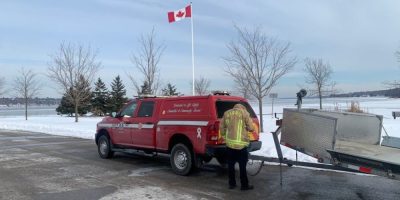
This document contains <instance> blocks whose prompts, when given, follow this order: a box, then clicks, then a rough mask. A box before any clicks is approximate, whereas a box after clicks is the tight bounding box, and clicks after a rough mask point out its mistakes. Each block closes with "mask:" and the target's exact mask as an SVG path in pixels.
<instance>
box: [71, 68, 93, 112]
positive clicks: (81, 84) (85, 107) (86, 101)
mask: <svg viewBox="0 0 400 200" xmlns="http://www.w3.org/2000/svg"><path fill="white" fill-rule="evenodd" d="M75 88H76V89H77V90H79V91H81V92H80V95H81V98H80V101H79V102H78V114H79V115H82V114H86V113H87V112H89V111H90V108H91V102H90V100H91V99H92V96H93V93H92V91H91V89H92V88H91V87H90V83H89V81H88V80H87V79H86V78H85V77H84V76H79V79H78V80H77V81H76V87H75ZM73 94H74V93H72V92H70V95H71V96H72V97H73ZM73 99H76V98H74V97H73Z"/></svg>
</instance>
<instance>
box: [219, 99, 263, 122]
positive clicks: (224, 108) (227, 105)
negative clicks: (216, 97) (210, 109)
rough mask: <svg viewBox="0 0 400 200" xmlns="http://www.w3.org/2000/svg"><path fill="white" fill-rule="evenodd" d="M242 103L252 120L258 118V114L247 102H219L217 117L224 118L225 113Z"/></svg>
mask: <svg viewBox="0 0 400 200" xmlns="http://www.w3.org/2000/svg"><path fill="white" fill-rule="evenodd" d="M237 103H240V104H242V105H244V107H246V109H247V112H249V113H250V117H251V118H256V117H257V116H256V113H254V111H253V109H252V108H251V106H250V105H249V104H248V103H247V102H238V101H217V102H216V107H217V117H218V118H222V117H223V116H224V113H225V111H227V110H229V109H232V108H233V106H235V104H237Z"/></svg>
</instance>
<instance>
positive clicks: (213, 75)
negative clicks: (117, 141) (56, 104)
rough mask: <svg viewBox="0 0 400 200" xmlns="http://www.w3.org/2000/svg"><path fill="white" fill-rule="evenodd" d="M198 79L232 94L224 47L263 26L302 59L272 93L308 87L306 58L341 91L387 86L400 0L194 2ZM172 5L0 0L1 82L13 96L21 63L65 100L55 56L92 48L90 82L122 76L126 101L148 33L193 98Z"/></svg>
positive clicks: (393, 68) (399, 66)
mask: <svg viewBox="0 0 400 200" xmlns="http://www.w3.org/2000/svg"><path fill="white" fill-rule="evenodd" d="M192 2H193V8H192V9H193V10H192V15H193V26H194V51H195V53H194V57H195V77H196V78H199V77H201V76H202V77H205V78H207V79H209V80H210V81H211V87H210V89H211V90H233V88H234V84H233V81H232V79H231V78H230V77H229V76H228V75H227V74H226V73H225V72H224V68H225V67H226V65H225V63H224V61H223V57H226V56H229V55H230V54H229V51H228V49H227V47H226V45H227V44H228V43H229V42H230V41H232V40H235V39H237V32H236V30H235V28H234V25H237V26H239V27H242V28H248V29H252V28H254V27H260V28H261V30H262V32H263V33H264V34H265V35H267V36H268V37H273V38H277V39H278V40H279V41H282V42H290V43H291V49H292V52H291V53H292V54H291V55H292V56H295V57H297V59H298V62H297V64H296V65H295V67H294V69H293V70H292V71H291V72H290V73H288V74H287V75H286V76H284V77H283V78H281V79H280V81H279V82H278V85H277V86H275V87H274V88H273V90H272V92H275V93H278V97H295V93H296V92H297V91H298V90H299V89H300V88H302V87H307V85H306V84H305V78H304V76H305V73H304V70H303V69H304V59H305V58H307V57H309V58H321V59H323V60H324V61H326V62H328V63H329V64H330V65H331V67H332V69H333V72H334V74H333V76H332V81H335V82H336V83H337V84H336V88H337V89H338V90H339V91H342V92H352V91H367V90H378V89H385V86H384V85H383V84H382V82H384V81H387V80H396V79H398V75H399V74H400V63H399V62H397V59H396V57H395V55H394V53H395V51H396V50H399V49H400V23H399V19H400V1H397V0H384V1H374V0H352V1H348V0H337V1H328V0H303V1H289V0H282V1H276V0H253V1H238V0H230V1H215V0H193V1H192ZM188 4H189V2H188V1H178V0H159V1H156V0H85V1H81V0H69V1H52V0H36V1H31V0H25V1H24V0H19V1H18V0H0V77H4V78H5V80H6V85H5V87H6V88H8V89H9V92H8V93H7V94H6V95H5V96H11V97H12V96H15V95H16V94H15V93H14V92H13V90H12V85H13V82H14V79H15V78H16V77H17V76H18V71H19V69H20V68H21V67H24V68H26V69H31V70H33V71H34V72H36V73H38V74H39V75H38V79H39V81H40V82H41V84H42V85H43V87H42V89H41V91H40V94H39V97H61V95H62V94H61V93H60V90H59V89H58V88H57V85H56V83H54V82H52V81H50V80H49V79H48V78H47V76H46V71H47V68H48V64H49V63H50V62H51V55H52V54H55V53H56V52H57V49H58V48H59V46H60V44H61V43H62V42H67V43H74V44H82V45H90V46H91V47H92V48H94V49H96V50H97V59H98V61H100V62H101V63H102V67H101V70H100V71H99V72H98V74H97V76H96V77H100V78H102V80H103V81H104V82H105V83H106V84H107V85H108V86H109V85H110V84H111V82H112V80H113V79H114V78H115V77H116V76H117V75H120V76H121V79H122V81H123V83H124V84H125V86H126V88H127V94H128V96H133V95H134V94H135V90H134V87H133V85H132V84H131V82H130V80H129V78H128V76H127V74H128V73H129V74H131V75H133V76H134V77H136V78H137V79H138V80H139V81H141V80H143V77H142V75H141V74H140V73H139V72H138V70H137V69H136V68H135V66H134V64H133V63H132V62H131V58H132V55H133V54H135V53H137V52H138V51H139V38H140V36H141V35H147V34H149V33H150V32H151V30H152V29H153V28H154V30H155V33H156V41H157V43H158V44H163V45H165V47H166V48H165V50H164V53H163V55H162V57H161V61H160V63H159V66H160V76H161V81H162V83H164V84H167V83H172V84H173V85H176V87H177V89H178V91H179V92H181V93H183V94H186V95H190V94H191V81H192V61H191V29H190V23H191V20H189V19H184V20H181V21H179V22H175V23H171V24H170V23H168V18H167V12H168V11H173V10H178V9H181V8H184V7H185V6H186V5H188Z"/></svg>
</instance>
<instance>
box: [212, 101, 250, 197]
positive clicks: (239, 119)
mask: <svg viewBox="0 0 400 200" xmlns="http://www.w3.org/2000/svg"><path fill="white" fill-rule="evenodd" d="M249 131H254V127H253V121H252V119H251V118H250V114H249V113H248V112H247V110H246V107H244V106H243V105H242V104H236V105H235V106H234V107H233V108H232V109H230V110H228V111H226V112H225V113H224V117H223V118H222V120H221V126H220V133H221V136H222V137H223V138H224V140H225V143H226V147H227V150H226V154H227V159H228V173H229V189H234V188H235V187H236V179H235V164H236V162H238V163H239V169H240V183H241V188H240V189H241V190H251V189H253V188H254V186H252V185H249V181H248V179H247V172H246V165H247V161H248V152H247V147H248V146H249V136H248V132H249Z"/></svg>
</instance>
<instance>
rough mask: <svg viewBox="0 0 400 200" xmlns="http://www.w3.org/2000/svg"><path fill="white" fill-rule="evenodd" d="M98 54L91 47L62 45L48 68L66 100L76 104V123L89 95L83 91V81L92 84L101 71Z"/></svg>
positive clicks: (49, 73)
mask: <svg viewBox="0 0 400 200" xmlns="http://www.w3.org/2000/svg"><path fill="white" fill-rule="evenodd" d="M96 56H97V54H96V52H95V51H93V50H92V49H91V47H90V46H88V47H84V46H83V45H73V44H71V43H68V44H65V43H62V44H61V45H60V48H59V49H58V51H57V53H56V54H54V55H53V56H51V58H52V61H51V62H50V63H49V67H48V71H49V72H48V77H49V78H50V79H51V80H53V81H54V82H56V83H57V84H58V85H59V86H60V88H61V89H62V93H66V98H67V100H68V101H69V102H71V103H73V104H74V107H75V108H74V109H75V122H78V108H79V106H80V103H81V102H83V101H86V100H87V98H88V95H90V93H88V92H87V91H86V90H81V89H80V88H81V86H82V84H83V83H82V81H83V80H84V81H85V82H87V83H89V85H91V83H92V82H93V79H94V77H95V75H96V73H97V71H98V70H99V68H100V66H101V63H100V62H98V61H97V60H96Z"/></svg>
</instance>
